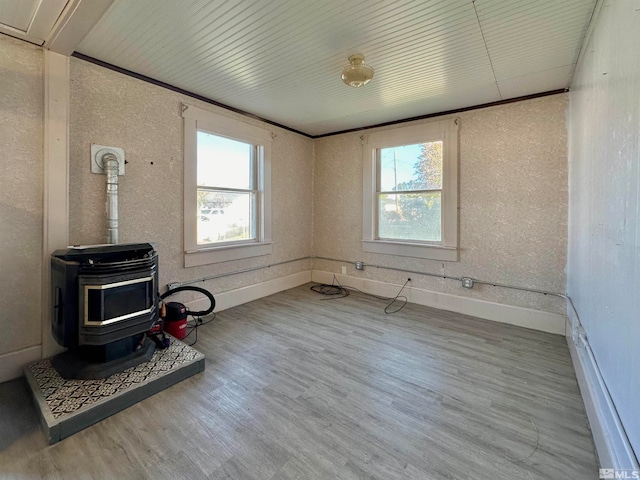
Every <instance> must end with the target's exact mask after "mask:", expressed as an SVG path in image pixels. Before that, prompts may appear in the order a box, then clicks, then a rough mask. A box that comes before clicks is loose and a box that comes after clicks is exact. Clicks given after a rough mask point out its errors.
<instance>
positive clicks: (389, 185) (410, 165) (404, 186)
mask: <svg viewBox="0 0 640 480" xmlns="http://www.w3.org/2000/svg"><path fill="white" fill-rule="evenodd" d="M441 188H442V141H437V142H426V143H417V144H414V145H402V146H399V147H390V148H382V149H380V191H382V192H392V191H404V190H436V189H441Z"/></svg>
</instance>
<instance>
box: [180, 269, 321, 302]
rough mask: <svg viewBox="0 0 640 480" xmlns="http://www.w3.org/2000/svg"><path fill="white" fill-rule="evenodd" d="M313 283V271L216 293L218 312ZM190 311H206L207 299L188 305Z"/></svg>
mask: <svg viewBox="0 0 640 480" xmlns="http://www.w3.org/2000/svg"><path fill="white" fill-rule="evenodd" d="M310 281H311V270H305V271H304V272H298V273H294V274H291V275H287V276H286V277H280V278H275V279H273V280H268V281H266V282H262V283H256V284H255V285H249V286H247V287H242V288H237V289H235V290H229V291H228V292H221V293H215V292H212V293H214V296H215V299H216V308H215V311H216V312H221V311H222V310H226V309H227V308H232V307H236V306H238V305H242V304H243V303H247V302H252V301H254V300H257V299H259V298H262V297H268V296H269V295H273V294H274V293H278V292H282V291H283V290H288V289H290V288H295V287H298V286H300V285H304V284H305V283H309V282H310ZM186 305H187V306H188V307H189V309H190V310H196V311H197V310H204V309H206V308H207V306H208V305H209V300H208V299H207V298H198V299H196V300H194V301H192V302H188V303H186Z"/></svg>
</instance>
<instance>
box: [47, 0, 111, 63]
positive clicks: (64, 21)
mask: <svg viewBox="0 0 640 480" xmlns="http://www.w3.org/2000/svg"><path fill="white" fill-rule="evenodd" d="M113 2H114V0H72V1H70V2H69V3H68V4H67V6H66V7H65V9H64V10H63V12H62V14H61V15H60V18H58V20H57V22H56V23H55V25H54V26H53V28H52V29H51V32H50V33H49V36H48V38H47V39H46V41H45V42H44V48H46V49H48V50H51V51H52V52H56V53H60V54H62V55H65V56H69V55H71V54H72V53H73V52H74V50H75V49H76V48H77V47H78V45H80V43H81V42H82V40H83V39H84V37H86V36H87V34H88V33H89V32H90V31H91V29H92V28H93V27H95V25H96V24H97V23H98V21H99V20H100V19H101V18H102V16H103V15H104V14H105V12H106V11H107V10H108V9H109V7H110V6H111V4H112V3H113Z"/></svg>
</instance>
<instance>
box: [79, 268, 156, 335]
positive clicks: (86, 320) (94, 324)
mask: <svg viewBox="0 0 640 480" xmlns="http://www.w3.org/2000/svg"><path fill="white" fill-rule="evenodd" d="M148 281H151V288H152V289H155V288H156V286H155V283H156V282H155V276H154V275H150V276H148V277H140V278H135V279H133V280H124V281H122V282H115V283H107V284H106V285H85V286H84V315H83V322H82V323H83V325H86V326H90V327H99V326H102V325H109V324H111V323H115V322H120V321H122V320H127V319H129V318H133V317H137V316H138V315H144V314H146V313H151V312H152V311H153V309H154V308H155V305H151V307H150V308H147V309H145V310H138V311H137V312H131V313H127V314H126V315H121V316H119V317H115V318H109V319H108V320H104V321H99V322H96V321H91V320H89V290H107V289H109V288H116V287H124V286H125V285H133V284H134V283H142V282H148Z"/></svg>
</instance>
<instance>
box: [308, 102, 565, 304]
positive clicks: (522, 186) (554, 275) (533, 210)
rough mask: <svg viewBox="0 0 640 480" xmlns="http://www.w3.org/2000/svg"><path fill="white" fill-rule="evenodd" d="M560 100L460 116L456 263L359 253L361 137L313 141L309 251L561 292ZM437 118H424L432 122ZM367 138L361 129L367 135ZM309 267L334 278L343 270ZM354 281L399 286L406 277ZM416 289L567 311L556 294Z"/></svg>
mask: <svg viewBox="0 0 640 480" xmlns="http://www.w3.org/2000/svg"><path fill="white" fill-rule="evenodd" d="M566 107H567V96H566V94H560V95H554V96H549V97H544V98H539V99H535V100H529V101H524V102H518V103H512V104H508V105H502V106H497V107H492V108H486V109H479V110H473V111H469V112H464V113H461V114H459V115H457V117H458V118H459V119H460V130H459V140H460V159H459V162H460V163H459V166H460V168H459V185H460V187H459V208H460V216H459V222H460V223H459V244H460V259H459V260H460V261H459V262H438V261H433V260H420V259H416V258H408V257H393V256H389V255H376V254H370V253H364V252H363V251H362V248H361V239H362V146H361V141H360V135H362V133H363V132H356V133H352V134H344V135H339V136H334V137H327V138H323V139H318V140H316V143H315V149H316V167H315V171H314V176H315V184H314V189H315V190H314V191H315V193H314V205H315V207H314V232H315V233H314V253H315V254H316V255H318V256H322V257H329V258H338V259H344V260H350V261H355V260H362V261H364V262H365V263H371V264H378V265H385V266H389V267H397V268H404V269H409V270H419V271H426V272H430V273H436V274H445V275H451V276H456V277H459V276H469V277H474V278H478V279H483V280H489V281H494V282H500V283H505V284H512V285H518V286H522V287H529V288H535V289H542V290H548V291H554V292H560V293H563V292H564V291H565V274H564V267H565V264H566V256H565V253H566V248H567V243H566V238H567V150H566V142H567V136H566V126H565V113H566ZM442 118H449V117H440V118H436V119H433V120H426V121H423V122H416V123H426V122H428V121H438V120H440V119H442ZM365 133H366V132H365ZM314 268H316V269H320V270H327V271H333V272H336V273H338V272H340V264H338V263H333V262H327V261H319V260H318V261H315V262H314ZM348 273H349V274H350V275H357V276H362V277H365V278H371V279H375V280H381V281H388V282H393V283H400V284H401V283H404V280H406V278H407V274H406V273H396V272H392V271H388V270H380V271H379V270H376V269H375V268H368V269H365V270H364V271H363V272H356V271H355V270H354V269H353V268H352V267H349V270H348ZM411 277H412V285H413V286H415V287H419V288H425V289H428V290H432V291H437V292H444V293H450V294H454V295H462V296H469V297H473V298H478V299H482V300H488V301H492V302H498V303H503V304H509V305H516V306H522V307H529V308H534V309H539V310H545V311H549V312H553V313H561V314H564V313H565V310H564V308H565V307H564V301H563V300H562V299H559V298H557V297H550V296H543V295H540V294H532V293H527V292H521V291H515V290H506V289H502V288H496V287H490V286H482V285H476V286H475V287H474V288H473V289H472V290H468V289H463V288H462V287H461V286H460V283H459V282H455V281H452V280H444V279H438V278H431V277H424V276H415V275H411Z"/></svg>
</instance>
